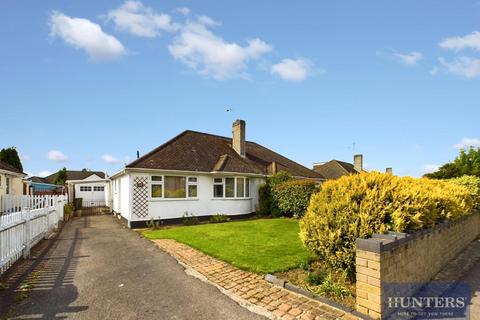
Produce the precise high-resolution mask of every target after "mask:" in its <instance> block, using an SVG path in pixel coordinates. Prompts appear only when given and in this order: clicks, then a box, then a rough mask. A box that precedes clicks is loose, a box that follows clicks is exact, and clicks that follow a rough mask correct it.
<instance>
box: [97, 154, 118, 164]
mask: <svg viewBox="0 0 480 320" xmlns="http://www.w3.org/2000/svg"><path fill="white" fill-rule="evenodd" d="M102 160H103V162H105V163H108V164H119V163H122V160H120V159H118V158H115V157H114V156H112V155H110V154H104V155H103V156H102Z"/></svg>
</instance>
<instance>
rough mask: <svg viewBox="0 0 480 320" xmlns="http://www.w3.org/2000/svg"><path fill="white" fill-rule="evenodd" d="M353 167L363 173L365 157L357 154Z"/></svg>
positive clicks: (354, 157)
mask: <svg viewBox="0 0 480 320" xmlns="http://www.w3.org/2000/svg"><path fill="white" fill-rule="evenodd" d="M353 167H354V168H355V170H357V171H358V172H363V155H361V154H356V155H354V156H353Z"/></svg>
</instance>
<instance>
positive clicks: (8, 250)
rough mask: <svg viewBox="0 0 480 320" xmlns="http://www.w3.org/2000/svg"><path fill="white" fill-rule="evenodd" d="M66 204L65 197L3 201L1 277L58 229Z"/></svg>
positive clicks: (0, 199) (0, 200) (0, 201)
mask: <svg viewBox="0 0 480 320" xmlns="http://www.w3.org/2000/svg"><path fill="white" fill-rule="evenodd" d="M66 201H67V198H66V197H65V196H63V195H61V196H11V195H7V196H1V197H0V275H1V274H2V273H4V272H5V271H6V270H7V269H8V268H9V267H10V266H11V265H12V264H13V263H14V262H15V261H17V260H18V259H20V258H21V257H24V258H26V257H28V256H29V255H30V249H31V248H32V247H33V246H34V245H35V244H37V243H38V242H39V241H40V240H41V239H43V238H44V237H46V236H48V235H49V234H50V233H51V232H52V231H53V230H54V229H56V228H57V227H58V222H59V221H60V220H63V206H64V205H65V203H66Z"/></svg>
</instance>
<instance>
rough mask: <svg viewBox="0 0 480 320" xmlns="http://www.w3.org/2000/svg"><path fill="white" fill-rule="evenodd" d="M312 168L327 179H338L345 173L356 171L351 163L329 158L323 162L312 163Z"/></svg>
mask: <svg viewBox="0 0 480 320" xmlns="http://www.w3.org/2000/svg"><path fill="white" fill-rule="evenodd" d="M313 170H314V171H315V172H318V173H320V174H321V175H323V176H324V177H325V178H327V179H338V178H340V177H341V176H344V175H347V174H355V173H358V171H357V170H355V168H354V166H353V164H351V163H348V162H344V161H339V160H330V161H328V162H326V163H324V164H320V165H314V166H313Z"/></svg>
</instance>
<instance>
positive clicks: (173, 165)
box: [127, 130, 323, 179]
mask: <svg viewBox="0 0 480 320" xmlns="http://www.w3.org/2000/svg"><path fill="white" fill-rule="evenodd" d="M272 162H275V163H276V165H277V168H278V171H280V170H282V169H283V170H286V171H288V172H290V173H291V174H292V175H293V176H297V177H305V178H314V179H323V176H322V175H321V174H319V173H316V172H315V171H313V170H310V169H308V168H306V167H304V166H302V165H301V164H298V163H296V162H294V161H292V160H290V159H288V158H286V157H284V156H282V155H280V154H278V153H276V152H273V151H272V150H270V149H268V148H265V147H263V146H261V145H259V144H256V143H255V142H250V141H247V142H246V157H245V158H243V157H241V156H240V155H239V154H238V153H237V152H236V151H235V150H234V149H233V148H232V139H231V138H227V137H222V136H217V135H212V134H208V133H202V132H196V131H190V130H187V131H184V132H182V133H181V134H179V135H178V136H176V137H175V138H173V139H171V140H170V141H168V142H166V143H164V144H163V145H161V146H159V147H158V148H156V149H154V150H152V151H151V152H149V153H147V154H146V155H144V156H143V157H141V158H139V159H137V160H135V161H133V162H132V163H130V164H128V165H127V168H146V169H164V170H183V171H197V172H212V171H219V172H236V173H252V174H269V173H270V172H269V170H268V168H269V167H270V166H271V164H272Z"/></svg>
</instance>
